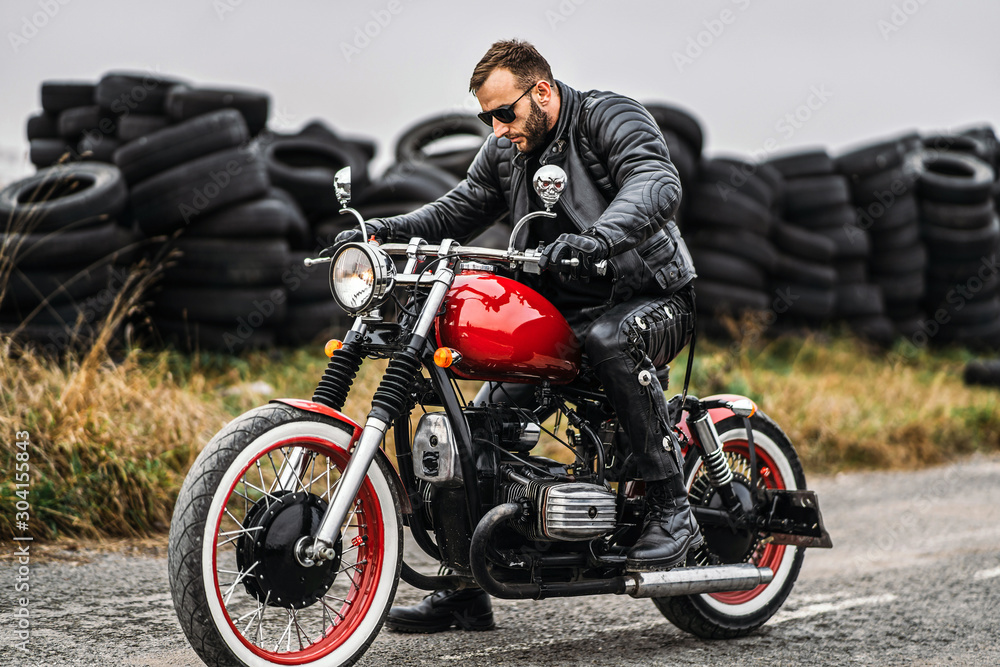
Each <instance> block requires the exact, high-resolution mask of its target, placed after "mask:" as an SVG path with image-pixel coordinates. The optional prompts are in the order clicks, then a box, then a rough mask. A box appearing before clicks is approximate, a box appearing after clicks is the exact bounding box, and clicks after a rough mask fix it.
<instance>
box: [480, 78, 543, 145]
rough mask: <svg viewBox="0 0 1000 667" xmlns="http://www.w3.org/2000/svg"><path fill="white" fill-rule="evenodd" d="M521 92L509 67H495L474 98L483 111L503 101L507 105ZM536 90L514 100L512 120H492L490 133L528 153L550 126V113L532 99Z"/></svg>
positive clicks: (493, 107) (498, 105) (522, 90)
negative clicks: (502, 121) (505, 121)
mask: <svg viewBox="0 0 1000 667" xmlns="http://www.w3.org/2000/svg"><path fill="white" fill-rule="evenodd" d="M523 92H524V88H521V87H520V84H518V81H517V78H515V76H514V75H513V74H511V72H510V70H506V69H496V70H493V72H492V73H490V75H489V76H488V77H487V78H486V81H485V82H483V85H482V86H481V87H480V88H479V90H478V91H476V99H478V100H479V106H481V107H482V108H483V111H491V110H493V109H496V108H497V107H500V106H503V105H505V104H510V103H511V102H513V101H514V100H517V98H518V97H520V96H521V94H522V93H523ZM535 96H536V92H535V90H532V91H531V92H529V93H528V94H527V95H525V96H524V97H522V98H521V99H520V100H517V103H516V104H515V105H514V107H513V110H514V113H515V114H516V118H514V121H513V122H511V123H501V122H500V121H499V120H497V119H496V118H494V119H493V134H495V135H496V136H497V138H500V137H507V138H508V139H510V141H511V143H513V144H514V145H515V146H516V147H517V150H518V151H520V152H522V153H530V152H531V151H533V150H535V149H536V148H538V147H539V146H541V144H542V142H543V141H544V140H545V134H546V133H547V132H548V131H549V128H550V125H551V123H550V120H551V118H550V116H549V114H548V112H547V111H545V110H544V109H542V108H541V107H540V106H539V105H538V103H537V101H536V100H535Z"/></svg>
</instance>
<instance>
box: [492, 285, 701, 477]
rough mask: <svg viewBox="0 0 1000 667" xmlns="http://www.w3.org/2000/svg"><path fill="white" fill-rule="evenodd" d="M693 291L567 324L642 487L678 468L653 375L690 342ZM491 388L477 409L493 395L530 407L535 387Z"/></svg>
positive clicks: (634, 302) (648, 298) (636, 301)
mask: <svg viewBox="0 0 1000 667" xmlns="http://www.w3.org/2000/svg"><path fill="white" fill-rule="evenodd" d="M692 290H693V288H692V287H684V288H682V289H681V290H679V291H677V292H675V293H674V294H671V295H669V296H652V295H640V296H637V297H634V298H632V299H630V300H628V301H625V302H623V303H620V304H618V305H616V306H613V307H611V308H610V309H608V310H606V311H604V312H603V313H601V314H600V315H598V316H597V317H596V319H593V320H592V321H591V322H589V323H580V322H574V319H575V318H573V317H572V315H571V317H570V318H568V319H569V321H570V324H571V325H574V329H575V330H576V331H577V332H578V338H579V339H580V340H582V341H583V346H584V351H585V352H586V354H587V357H588V359H589V364H590V366H591V367H592V368H593V369H594V372H595V374H596V375H597V377H598V378H599V379H600V381H601V384H602V385H603V386H604V391H605V394H606V395H607V397H608V400H609V402H610V403H611V407H612V408H614V410H615V414H616V415H617V416H618V422H619V424H621V426H622V428H623V429H624V431H625V434H626V435H627V436H628V440H629V442H630V443H631V448H632V454H633V456H634V457H635V460H636V464H637V470H638V471H639V473H640V475H641V476H642V478H643V480H645V481H647V482H653V481H658V480H664V479H671V478H673V477H674V476H675V475H678V474H679V473H680V471H681V467H682V465H681V457H680V451H679V446H678V444H677V442H676V437H675V436H674V434H673V431H672V430H671V428H670V424H669V423H668V421H669V420H668V418H667V401H666V397H665V396H664V394H663V388H662V387H661V385H660V382H659V380H658V379H657V378H656V369H658V368H663V367H665V366H666V365H667V363H669V362H670V360H672V359H673V358H674V357H676V356H677V354H678V353H679V352H680V351H681V350H682V349H683V348H684V346H685V345H687V343H688V341H689V340H690V339H691V333H692V330H693V326H694V313H693V311H694V301H693V298H692ZM643 371H646V372H645V373H643ZM491 385H492V383H486V385H484V387H483V388H482V389H481V390H480V392H479V394H477V396H476V398H475V399H474V400H475V403H476V405H479V404H481V403H483V402H485V401H486V400H487V397H488V396H490V395H492V400H494V401H496V400H497V399H498V397H509V399H510V400H511V401H513V402H514V403H516V404H517V405H519V406H521V407H524V408H531V407H533V403H534V393H535V387H534V386H532V385H523V384H509V383H504V385H503V392H506V394H504V393H503V392H500V391H498V390H497V389H496V387H495V385H492V386H491Z"/></svg>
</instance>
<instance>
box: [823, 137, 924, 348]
mask: <svg viewBox="0 0 1000 667" xmlns="http://www.w3.org/2000/svg"><path fill="white" fill-rule="evenodd" d="M917 141H918V139H917V137H916V135H914V134H909V135H906V136H902V137H894V138H891V139H888V140H881V141H877V142H875V143H872V144H866V145H864V146H860V147H858V148H855V149H852V150H849V151H846V152H844V153H843V154H841V155H840V156H839V157H838V158H837V160H836V163H837V169H838V171H839V172H840V173H841V174H842V175H843V176H844V177H846V178H847V179H848V182H849V183H850V187H851V198H852V201H853V204H854V211H855V216H856V221H855V222H856V225H857V227H859V228H860V229H863V230H865V232H866V233H867V234H868V237H869V239H870V241H871V254H870V255H869V257H868V270H869V274H870V277H871V281H872V283H873V284H875V285H877V286H878V287H879V289H880V290H881V292H882V296H883V301H884V304H885V313H886V316H887V317H888V318H889V320H890V321H891V322H892V328H893V332H894V333H899V334H902V335H910V334H911V333H912V332H913V331H916V330H917V328H918V327H919V326H920V322H921V321H922V320H923V311H922V310H921V303H922V299H923V296H924V293H925V291H926V281H925V276H924V271H925V269H926V265H927V251H926V249H925V247H924V245H923V243H922V242H921V239H920V226H919V221H918V214H917V213H918V212H917V200H916V196H915V193H914V191H913V190H914V181H915V179H914V177H913V175H912V174H911V173H909V172H908V171H907V170H904V169H903V163H904V160H905V157H906V155H907V153H908V152H909V151H910V150H912V149H913V147H914V146H915V145H916V142H917Z"/></svg>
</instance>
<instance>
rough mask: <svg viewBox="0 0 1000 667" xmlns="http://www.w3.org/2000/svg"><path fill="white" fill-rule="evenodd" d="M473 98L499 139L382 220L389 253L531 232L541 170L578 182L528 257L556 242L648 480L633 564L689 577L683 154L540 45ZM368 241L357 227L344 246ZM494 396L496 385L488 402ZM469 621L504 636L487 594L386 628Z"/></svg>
mask: <svg viewBox="0 0 1000 667" xmlns="http://www.w3.org/2000/svg"><path fill="white" fill-rule="evenodd" d="M469 87H470V89H471V91H472V93H473V94H475V95H476V98H477V100H478V101H479V104H480V106H481V107H482V109H483V113H481V114H479V117H480V118H481V119H483V121H484V122H486V123H487V124H489V125H491V126H492V128H493V136H492V137H490V138H489V139H488V140H487V141H486V143H485V144H484V146H483V148H482V149H481V150H480V152H479V154H478V155H477V156H476V159H475V161H474V162H473V164H472V166H471V167H470V168H469V172H468V175H467V177H466V179H465V180H463V181H462V182H461V183H459V184H458V186H456V187H455V189H454V190H452V191H451V192H449V193H448V194H447V195H445V196H444V197H442V198H441V199H439V200H438V201H436V202H433V203H431V204H428V205H427V206H424V207H423V208H421V209H419V210H417V211H414V212H413V213H410V214H407V215H401V216H396V217H393V218H388V219H383V220H375V221H373V223H371V226H370V227H369V230H371V233H373V234H374V235H375V237H376V238H377V239H378V240H380V241H382V242H385V241H388V240H406V239H408V238H410V237H411V236H420V237H423V238H425V239H427V240H428V241H430V242H437V241H440V240H441V239H442V238H446V237H447V238H456V239H458V240H459V241H464V240H468V239H470V238H472V237H474V236H475V235H476V234H477V233H478V232H479V231H481V230H482V229H483V228H484V227H485V226H488V225H489V224H491V223H492V222H493V221H495V220H496V219H497V218H499V217H501V216H502V215H503V214H505V213H507V212H508V211H509V212H510V214H511V220H512V221H516V220H519V219H520V218H521V217H522V216H524V215H525V214H526V213H528V212H530V211H534V210H540V209H541V208H542V203H541V201H539V200H538V198H537V195H536V194H535V193H534V190H533V188H532V185H531V179H532V175H533V174H534V173H535V171H537V169H538V168H539V167H540V166H541V165H546V164H555V165H559V166H560V167H562V168H563V169H564V170H565V171H566V173H567V175H568V185H567V187H566V190H565V191H564V194H563V196H562V198H561V199H560V200H559V203H558V205H557V207H556V209H555V210H556V212H557V217H556V218H554V219H550V218H543V219H539V220H535V221H532V222H531V223H529V225H528V227H529V232H528V234H527V238H526V239H522V240H521V247H536V246H537V245H538V243H539V242H540V243H543V244H544V245H545V250H544V252H543V255H542V258H541V260H540V262H539V266H540V267H541V268H542V270H543V272H542V274H541V275H540V276H539V277H538V279H537V281H536V282H535V283H534V286H535V287H536V288H537V289H538V290H539V291H540V292H541V293H542V294H543V295H544V296H546V297H547V298H548V299H549V300H550V301H552V303H553V304H554V305H555V306H556V307H557V308H559V310H560V312H562V313H563V314H564V315H565V316H566V318H567V320H568V321H569V323H570V325H571V326H572V327H573V328H574V331H575V332H576V333H577V336H578V338H579V340H580V341H582V342H583V345H584V349H585V351H586V354H587V358H588V360H589V364H590V366H591V367H592V368H593V369H594V372H595V374H596V375H597V377H598V379H599V380H600V381H601V383H602V385H603V386H604V389H605V391H606V393H607V396H608V399H609V400H610V402H611V404H612V406H613V407H614V409H615V412H616V414H617V415H618V419H619V423H620V424H621V425H622V427H623V429H624V431H625V434H626V435H627V436H628V440H629V442H630V443H631V448H632V454H633V456H634V458H635V460H636V462H637V470H638V471H639V473H640V474H641V475H642V478H643V480H644V481H645V484H646V500H647V506H648V510H649V511H648V514H647V518H646V521H645V524H644V527H643V532H642V535H641V537H640V538H639V540H638V541H637V542H636V544H635V546H634V547H633V548H632V549H631V550H630V551H629V552H628V561H627V567H628V568H629V569H630V570H661V569H667V568H670V567H673V566H675V565H677V564H679V563H682V562H683V561H684V558H685V555H686V553H687V551H688V549H690V548H692V547H696V546H697V545H699V544H700V543H701V541H702V537H701V534H700V532H699V530H698V527H697V524H696V522H695V520H694V518H693V516H692V513H691V508H690V506H689V505H688V501H687V492H686V489H685V485H684V482H683V479H682V469H683V466H682V461H681V455H680V447H679V444H678V442H677V440H676V437H675V435H674V433H673V431H672V429H671V428H670V425H669V422H668V419H667V409H666V400H665V398H664V395H663V390H662V388H661V386H660V383H659V381H658V380H657V378H656V369H657V368H662V367H664V366H665V365H666V364H667V362H668V361H670V360H671V359H672V358H673V357H674V356H676V355H677V353H678V352H680V350H681V348H683V346H684V345H686V344H687V342H688V340H689V339H690V335H691V328H692V324H693V313H692V311H693V294H692V286H691V284H690V283H691V281H692V279H693V278H694V277H695V273H694V267H693V264H692V262H691V257H690V254H689V253H688V251H687V248H686V246H685V245H684V242H683V241H682V240H681V238H680V234H679V233H678V231H677V226H676V224H675V223H674V221H673V220H672V217H673V215H674V213H675V211H676V210H677V206H678V203H679V202H680V196H681V188H680V181H679V179H678V176H677V170H676V169H675V168H674V166H673V164H672V163H671V162H670V158H669V155H668V151H667V146H666V144H665V143H664V140H663V137H662V135H661V134H660V131H659V129H658V128H657V126H656V124H655V123H654V122H653V120H652V118H651V117H650V116H649V114H648V113H647V112H646V110H645V109H643V107H642V106H641V105H640V104H638V103H637V102H635V101H633V100H631V99H628V98H626V97H622V96H620V95H616V94H613V93H608V92H597V91H591V92H588V93H581V92H579V91H576V90H574V89H572V88H570V87H569V86H567V85H566V84H564V83H561V82H558V81H556V80H555V79H553V77H552V72H551V70H550V68H549V65H548V63H547V62H546V61H545V59H544V58H543V57H542V56H541V55H540V54H539V53H538V51H537V50H536V49H535V48H534V47H533V46H531V45H530V44H528V43H526V42H522V41H518V40H512V41H501V42H497V43H495V44H494V45H493V46H491V47H490V49H489V51H487V53H486V55H485V56H483V58H482V60H481V61H480V62H479V64H478V65H476V68H475V70H474V71H473V74H472V79H471V81H470V86H469ZM360 235H361V232H360V231H359V230H351V231H349V232H344V233H342V234H341V235H340V236H339V237H338V239H337V241H338V242H344V241H347V240H359V239H360ZM522 236H523V234H522ZM524 241H526V243H524ZM567 259H570V260H571V259H577V260H579V263H578V264H577V266H575V267H571V266H569V265H568V264H566V263H564V262H563V260H567ZM602 260H607V261H608V264H609V265H610V269H609V271H608V275H606V276H605V277H600V276H591V275H590V273H591V269H592V267H593V266H594V265H595V264H596V263H597V262H600V261H602ZM567 274H568V275H567ZM588 279H589V280H588ZM585 280H586V282H585ZM489 389H490V387H489V386H487V387H484V392H480V396H479V397H477V399H476V400H477V401H479V400H483V399H484V397H485V392H486V391H488V390H489ZM505 389H506V390H507V391H508V393H509V394H511V395H512V398H513V400H515V401H516V402H518V403H521V402H522V401H527V400H530V394H531V391H529V392H525V391H523V390H522V391H520V392H518V391H517V386H516V385H505ZM522 389H523V387H522ZM529 389H533V388H529ZM456 624H457V625H459V626H460V627H463V628H465V629H475V630H480V629H490V628H492V627H493V614H492V610H491V607H490V598H489V596H488V595H487V594H486V593H485V592H483V591H481V590H475V589H473V590H464V591H458V592H449V591H439V592H437V593H434V594H433V595H431V596H429V597H427V598H426V599H425V600H424V601H423V602H422V603H420V604H419V605H416V606H414V607H409V608H402V607H394V608H393V609H392V610H391V611H390V613H389V616H388V618H387V620H386V626H387V627H389V628H390V629H395V630H400V631H408V632H435V631H438V630H445V629H448V628H450V627H451V626H453V625H456Z"/></svg>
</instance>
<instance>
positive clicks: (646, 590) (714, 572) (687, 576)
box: [625, 563, 774, 598]
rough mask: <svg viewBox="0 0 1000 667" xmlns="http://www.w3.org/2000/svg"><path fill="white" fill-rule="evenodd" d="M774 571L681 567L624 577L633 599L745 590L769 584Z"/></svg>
mask: <svg viewBox="0 0 1000 667" xmlns="http://www.w3.org/2000/svg"><path fill="white" fill-rule="evenodd" d="M773 578H774V572H772V571H771V569H770V568H767V567H757V566H755V565H753V564H752V563H738V564H736V565H714V566H709V567H682V568H676V569H673V570H667V571H665V572H634V573H630V574H626V575H625V580H626V584H625V592H626V593H628V594H629V595H631V596H632V597H634V598H662V597H670V596H673V595H696V594H699V593H722V592H726V591H748V590H750V589H752V588H756V587H757V586H760V585H761V584H766V583H769V582H770V581H771V580H772V579H773Z"/></svg>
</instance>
